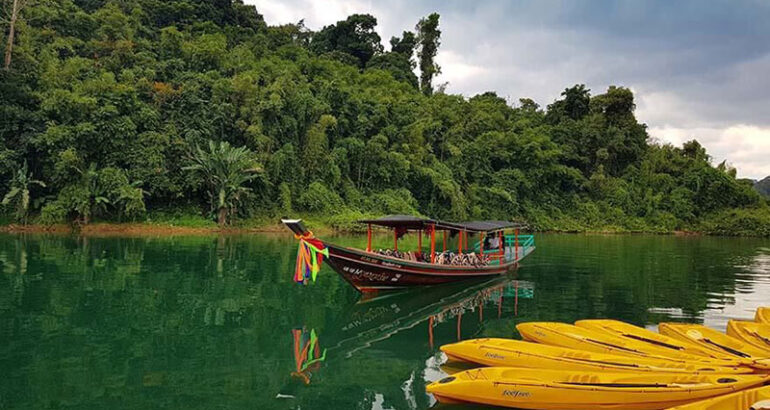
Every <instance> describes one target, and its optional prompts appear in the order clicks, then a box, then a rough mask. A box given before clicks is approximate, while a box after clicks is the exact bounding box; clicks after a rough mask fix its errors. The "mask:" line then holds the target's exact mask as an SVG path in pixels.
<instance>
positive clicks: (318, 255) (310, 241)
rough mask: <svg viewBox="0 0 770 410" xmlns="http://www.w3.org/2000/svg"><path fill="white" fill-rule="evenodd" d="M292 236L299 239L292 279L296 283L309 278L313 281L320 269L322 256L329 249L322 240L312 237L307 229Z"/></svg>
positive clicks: (327, 254) (327, 253)
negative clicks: (301, 233) (305, 231)
mask: <svg viewBox="0 0 770 410" xmlns="http://www.w3.org/2000/svg"><path fill="white" fill-rule="evenodd" d="M294 237H295V238H297V239H299V249H298V250H297V264H296V267H295V271H294V280H295V281H296V282H297V283H306V282H307V280H309V279H312V280H313V282H315V278H316V275H317V274H318V271H319V270H321V263H322V262H323V257H324V256H326V257H328V256H329V250H328V249H326V246H325V245H324V243H323V242H321V241H320V240H318V239H316V238H315V237H313V233H312V232H309V231H308V232H307V233H306V234H304V235H302V236H300V235H294Z"/></svg>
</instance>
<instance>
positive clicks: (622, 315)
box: [0, 235, 770, 409]
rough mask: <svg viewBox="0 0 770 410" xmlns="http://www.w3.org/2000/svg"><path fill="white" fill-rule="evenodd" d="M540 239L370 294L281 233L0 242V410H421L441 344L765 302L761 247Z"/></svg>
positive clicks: (731, 311)
mask: <svg viewBox="0 0 770 410" xmlns="http://www.w3.org/2000/svg"><path fill="white" fill-rule="evenodd" d="M338 240H339V241H340V242H342V243H347V244H358V245H360V244H362V242H363V241H361V240H359V239H358V238H344V237H343V238H338ZM380 240H382V241H386V242H387V241H388V240H389V238H380ZM537 245H538V249H537V250H536V251H535V253H534V254H533V255H531V256H530V257H529V258H527V259H526V260H525V261H524V263H523V264H522V266H521V268H520V270H519V271H518V272H517V273H516V274H515V275H512V276H511V277H508V278H501V279H499V280H494V281H491V282H486V283H472V284H461V285H459V286H449V287H435V288H426V289H421V290H418V291H410V292H406V293H399V294H395V295H391V296H388V297H381V298H377V299H374V300H369V301H362V300H360V298H359V295H358V294H357V293H356V292H355V291H354V290H353V289H352V288H351V287H349V286H348V285H347V284H346V283H345V282H344V281H343V280H342V279H341V278H339V277H338V276H337V275H336V273H334V272H333V271H331V270H330V269H329V268H328V267H324V269H323V270H322V272H321V273H320V274H319V278H318V281H317V282H316V283H315V284H311V285H309V286H301V285H297V284H295V283H293V282H292V280H291V278H292V267H293V264H294V256H295V252H296V243H295V242H294V240H293V238H291V237H288V236H268V237H266V236H242V237H241V236H228V237H170V238H168V237H167V238H76V237H62V236H30V235H18V236H14V235H5V236H0V271H1V273H0V371H2V377H0V409H6V408H24V409H27V408H29V409H33V408H35V409H36V408H40V409H47V408H71V409H102V408H166V409H191V408H192V409H229V408H249V409H300V408H301V409H423V408H428V407H431V406H432V405H433V400H432V398H431V397H430V396H428V395H426V393H425V385H426V382H428V381H433V380H436V379H438V378H440V377H443V376H444V374H445V373H444V370H442V368H441V364H442V362H443V358H442V356H441V353H440V352H439V351H438V347H439V346H441V345H442V344H444V343H448V342H453V341H456V340H458V339H468V338H473V337H479V336H496V337H518V334H517V333H516V329H515V325H516V324H517V323H520V322H525V321H533V320H538V321H543V320H547V321H565V322H572V321H574V320H577V319H585V318H603V317H607V318H615V319H620V320H624V321H628V322H631V323H634V324H637V325H644V326H648V327H652V326H653V325H654V324H656V323H657V322H660V321H669V320H676V321H694V322H703V323H705V324H707V325H709V326H712V327H715V328H717V329H720V330H724V328H725V326H726V322H727V320H728V319H731V318H738V319H751V318H752V317H753V314H754V309H755V308H756V307H757V306H760V305H763V304H764V305H770V241H768V240H761V239H731V238H713V237H672V236H598V235H590V236H583V235H538V236H537Z"/></svg>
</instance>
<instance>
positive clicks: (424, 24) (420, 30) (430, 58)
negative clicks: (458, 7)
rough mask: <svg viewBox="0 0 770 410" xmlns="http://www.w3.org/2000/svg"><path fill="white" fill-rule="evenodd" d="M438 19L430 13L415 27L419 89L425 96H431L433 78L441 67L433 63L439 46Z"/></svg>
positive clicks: (439, 71) (434, 14) (437, 16)
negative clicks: (417, 47) (418, 61)
mask: <svg viewBox="0 0 770 410" xmlns="http://www.w3.org/2000/svg"><path fill="white" fill-rule="evenodd" d="M438 19H439V15H438V13H432V14H430V15H429V16H428V17H425V18H423V19H421V20H420V21H419V22H418V23H417V26H416V27H415V29H416V30H417V42H418V44H419V49H418V50H417V57H418V58H419V60H420V89H421V90H422V92H423V94H425V95H431V94H433V83H432V81H433V76H435V75H438V74H440V73H441V67H439V65H438V64H436V61H435V59H436V54H437V53H438V48H439V46H440V45H441V41H440V40H439V39H440V38H441V30H439V29H438Z"/></svg>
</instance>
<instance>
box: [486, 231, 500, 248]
mask: <svg viewBox="0 0 770 410" xmlns="http://www.w3.org/2000/svg"><path fill="white" fill-rule="evenodd" d="M484 249H486V250H492V249H500V237H498V236H497V235H490V236H487V237H486V238H484Z"/></svg>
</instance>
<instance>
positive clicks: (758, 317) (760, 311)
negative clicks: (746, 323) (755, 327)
mask: <svg viewBox="0 0 770 410" xmlns="http://www.w3.org/2000/svg"><path fill="white" fill-rule="evenodd" d="M754 321H755V322H759V323H767V324H770V306H764V307H759V308H757V313H756V314H755V315H754Z"/></svg>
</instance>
